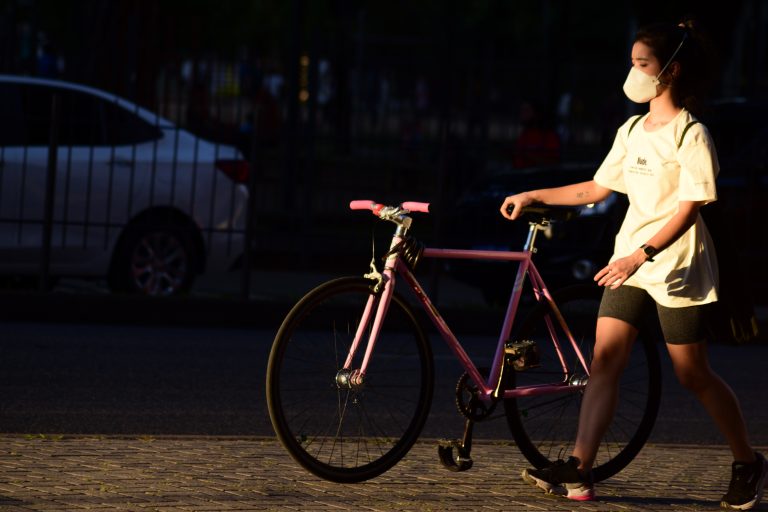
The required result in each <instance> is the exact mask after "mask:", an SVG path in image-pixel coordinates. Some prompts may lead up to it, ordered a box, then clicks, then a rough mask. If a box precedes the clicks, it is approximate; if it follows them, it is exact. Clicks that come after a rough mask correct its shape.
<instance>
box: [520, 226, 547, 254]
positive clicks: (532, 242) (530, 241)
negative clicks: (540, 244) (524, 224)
mask: <svg viewBox="0 0 768 512" xmlns="http://www.w3.org/2000/svg"><path fill="white" fill-rule="evenodd" d="M547 225H549V221H547V220H544V221H542V222H541V223H539V222H529V223H528V238H526V240H525V245H523V251H526V252H533V253H535V252H536V235H537V234H538V233H539V231H540V230H542V229H544V228H546V226H547Z"/></svg>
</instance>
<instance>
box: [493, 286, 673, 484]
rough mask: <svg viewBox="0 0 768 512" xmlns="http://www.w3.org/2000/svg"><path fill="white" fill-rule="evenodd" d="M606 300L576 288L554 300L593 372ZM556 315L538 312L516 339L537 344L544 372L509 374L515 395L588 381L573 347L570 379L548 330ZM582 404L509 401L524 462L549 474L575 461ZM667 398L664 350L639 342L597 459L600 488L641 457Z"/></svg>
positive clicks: (566, 397)
mask: <svg viewBox="0 0 768 512" xmlns="http://www.w3.org/2000/svg"><path fill="white" fill-rule="evenodd" d="M601 295H602V292H601V289H600V288H598V287H597V286H574V287H570V288H566V289H563V290H561V291H560V292H558V293H555V294H554V299H555V303H556V304H557V307H558V309H560V312H561V313H562V315H563V317H564V318H565V321H566V323H567V325H568V328H569V329H570V330H571V333H572V334H573V337H574V339H575V340H576V341H577V342H578V344H579V347H580V349H581V351H582V354H583V355H584V357H585V358H586V360H587V363H588V364H589V363H590V362H591V359H592V354H593V349H594V343H595V325H596V323H597V311H598V308H599V305H600V297H601ZM549 313H550V307H549V305H548V304H546V303H540V304H538V305H537V306H536V307H535V308H534V309H533V310H532V311H531V314H530V315H529V316H528V318H527V319H526V320H525V321H524V322H523V324H522V326H521V328H520V330H519V334H518V335H517V336H515V340H533V341H535V342H536V344H537V348H538V350H539V353H540V357H541V365H540V366H539V367H535V368H530V369H526V370H523V371H514V370H511V368H510V371H509V372H508V374H509V375H510V380H511V382H512V383H513V384H514V386H516V387H520V386H527V385H535V384H542V383H555V382H561V381H563V380H568V379H570V381H571V382H573V383H577V382H578V381H579V380H582V379H585V378H586V375H585V372H584V370H583V368H582V366H581V364H580V363H579V362H578V360H577V359H576V356H575V355H572V354H573V351H572V350H569V349H568V348H567V347H563V350H564V352H565V355H566V361H567V362H568V364H569V366H570V368H571V370H572V371H573V372H575V374H574V375H565V374H564V373H563V370H562V366H561V364H560V361H559V359H558V358H557V355H556V353H555V349H554V346H553V344H552V343H551V341H550V338H549V333H548V330H547V326H546V323H545V318H546V316H547V315H548V314H549ZM559 331H560V329H559V328H558V333H559ZM559 339H560V340H561V344H563V343H567V345H568V346H570V343H569V342H568V340H567V338H566V337H565V336H559ZM510 385H512V384H510ZM582 396H583V392H582V391H577V392H573V391H571V392H564V393H561V394H546V395H541V396H527V397H520V398H516V399H508V400H505V401H504V406H505V410H506V415H507V421H508V423H509V427H510V429H511V430H512V434H513V436H514V438H515V441H516V443H517V445H518V447H519V448H520V451H521V452H522V453H523V455H524V456H525V458H526V459H528V461H529V462H530V463H531V464H533V465H534V466H535V467H537V468H542V467H545V466H547V465H549V464H550V463H552V462H554V461H555V460H557V459H559V458H565V457H567V456H568V455H570V453H571V451H572V450H573V446H574V442H575V440H576V431H577V428H578V420H579V410H580V408H581V399H582ZM660 397H661V365H660V361H659V354H658V350H657V348H656V345H655V344H654V343H653V342H652V341H650V340H649V339H647V338H646V339H643V338H642V336H639V337H638V339H637V341H636V342H635V345H634V347H633V349H632V355H631V357H630V360H629V363H628V365H627V368H626V369H625V371H624V373H623V375H622V379H621V382H620V385H619V403H618V406H617V409H616V413H615V415H614V418H613V421H612V423H611V424H610V426H609V428H608V431H607V433H606V435H605V436H604V438H603V440H602V442H601V444H600V447H599V450H598V453H597V459H596V460H595V465H594V467H593V472H594V477H595V480H596V481H600V480H604V479H606V478H609V477H611V476H613V475H614V474H616V473H618V472H619V471H621V470H622V469H623V468H624V467H626V466H627V464H629V463H630V462H631V461H632V459H634V458H635V456H636V455H637V454H638V453H639V452H640V449H641V448H642V447H643V445H644V444H645V442H646V441H647V439H648V436H649V435H650V433H651V430H652V428H653V424H654V423H655V421H656V414H657V413H658V410H659V401H660Z"/></svg>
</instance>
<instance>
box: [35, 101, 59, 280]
mask: <svg viewBox="0 0 768 512" xmlns="http://www.w3.org/2000/svg"><path fill="white" fill-rule="evenodd" d="M59 103H60V99H59V93H57V92H54V93H53V96H52V97H51V127H50V132H49V139H48V165H47V172H46V178H45V205H44V210H43V239H42V249H41V254H40V290H41V291H46V290H48V288H49V281H50V270H51V269H50V267H51V237H52V235H53V205H54V196H55V193H56V167H57V160H58V152H59V116H60V105H59Z"/></svg>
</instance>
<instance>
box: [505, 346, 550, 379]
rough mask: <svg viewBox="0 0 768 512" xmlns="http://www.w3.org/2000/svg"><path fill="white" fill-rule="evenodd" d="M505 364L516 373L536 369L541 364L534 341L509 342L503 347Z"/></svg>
mask: <svg viewBox="0 0 768 512" xmlns="http://www.w3.org/2000/svg"><path fill="white" fill-rule="evenodd" d="M504 354H505V355H506V361H507V364H509V365H510V366H511V367H512V368H514V369H515V370H516V371H519V372H520V371H523V370H528V369H529V368H536V367H538V366H539V365H540V363H541V358H540V357H539V349H538V347H537V345H536V342H535V341H531V340H523V341H509V342H507V343H506V344H505V345H504Z"/></svg>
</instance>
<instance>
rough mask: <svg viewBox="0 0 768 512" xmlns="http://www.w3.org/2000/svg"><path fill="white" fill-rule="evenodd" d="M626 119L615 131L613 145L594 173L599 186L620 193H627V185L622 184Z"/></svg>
mask: <svg viewBox="0 0 768 512" xmlns="http://www.w3.org/2000/svg"><path fill="white" fill-rule="evenodd" d="M630 122H631V119H630V121H627V122H626V123H624V124H623V125H622V126H621V127H620V128H619V129H618V130H617V131H616V138H615V139H614V140H613V146H611V150H610V151H609V152H608V154H607V155H606V157H605V159H604V160H603V163H602V164H600V167H599V168H598V169H597V172H596V173H595V177H594V180H595V182H596V183H597V184H598V185H600V186H601V187H605V188H609V189H611V190H614V191H616V192H620V193H622V194H626V193H627V186H626V185H625V184H624V170H623V169H624V157H625V156H626V154H627V132H628V131H629V124H630Z"/></svg>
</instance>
